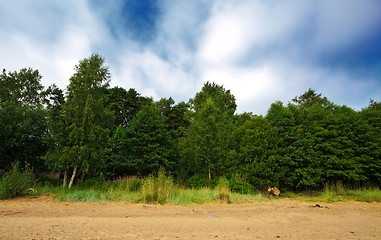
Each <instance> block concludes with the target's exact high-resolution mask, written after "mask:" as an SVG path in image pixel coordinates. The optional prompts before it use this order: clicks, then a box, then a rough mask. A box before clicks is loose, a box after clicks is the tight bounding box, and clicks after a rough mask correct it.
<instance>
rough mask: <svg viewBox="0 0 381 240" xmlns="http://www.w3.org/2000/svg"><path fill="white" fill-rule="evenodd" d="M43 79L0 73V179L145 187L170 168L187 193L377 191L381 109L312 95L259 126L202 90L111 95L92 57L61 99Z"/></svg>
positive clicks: (210, 88) (219, 91)
mask: <svg viewBox="0 0 381 240" xmlns="http://www.w3.org/2000/svg"><path fill="white" fill-rule="evenodd" d="M41 78H42V77H41V75H40V73H39V72H38V70H33V69H31V68H28V69H27V68H25V69H21V70H20V71H18V72H7V71H6V70H3V73H2V74H0V175H2V174H3V173H5V172H7V171H10V170H11V169H12V168H13V167H14V166H17V167H18V168H20V169H25V168H33V170H34V171H35V172H36V173H39V172H44V171H45V172H46V171H48V172H49V171H53V172H58V173H61V175H62V178H63V185H64V186H68V187H71V186H72V184H73V182H74V181H75V179H77V178H82V179H84V178H102V179H109V180H112V179H115V178H119V177H124V176H139V177H145V176H148V175H151V174H155V173H157V172H158V171H159V170H160V169H165V170H166V171H167V172H168V173H170V174H171V175H172V176H173V177H174V178H175V179H176V180H177V181H178V182H179V183H182V184H185V185H187V186H190V187H197V186H202V185H204V184H208V183H210V182H213V181H216V180H218V179H219V178H220V177H226V178H228V179H233V178H235V179H237V178H239V179H243V181H245V182H247V183H249V184H250V185H251V186H253V188H256V189H265V188H268V187H270V186H278V187H279V188H282V189H288V190H313V189H320V188H322V187H324V185H325V184H327V183H336V182H341V183H343V184H347V185H350V186H364V185H376V186H379V185H380V183H381V103H380V102H377V101H374V100H371V101H370V103H369V105H368V106H367V107H364V108H363V109H361V110H360V111H355V110H353V109H351V108H349V107H347V106H345V105H343V106H339V105H337V104H335V103H333V102H331V101H329V100H328V99H327V98H326V97H322V95H321V94H318V93H316V92H315V91H314V90H312V89H309V90H308V91H306V92H305V93H304V94H302V95H301V96H298V97H295V98H294V99H292V100H291V101H290V102H289V103H287V104H284V103H282V102H280V101H277V102H275V103H273V104H271V106H270V108H269V109H268V112H267V114H266V116H264V117H263V116H257V115H253V114H252V113H242V114H237V113H236V108H237V105H236V102H235V97H234V96H233V95H232V94H231V92H230V91H229V90H226V89H225V88H224V87H223V86H220V85H218V84H215V83H210V82H207V83H205V84H204V86H203V87H202V89H201V90H200V91H199V92H198V93H197V94H196V95H195V96H194V98H192V99H190V100H189V101H188V102H180V103H175V102H174V100H173V99H172V98H162V99H160V100H159V101H154V100H153V99H152V98H149V97H144V96H141V95H140V94H139V93H138V92H137V91H136V90H135V89H132V88H131V89H129V90H126V89H124V88H121V87H112V88H111V87H110V80H111V74H110V71H109V68H108V67H106V66H105V61H104V59H103V58H102V57H101V56H100V55H98V54H94V55H91V56H90V57H89V58H85V59H83V60H80V61H79V63H78V64H77V65H76V66H75V73H74V74H73V76H71V78H70V83H69V85H68V86H67V89H66V91H63V90H62V89H59V88H58V87H57V86H55V85H52V86H49V87H48V88H45V87H44V86H42V85H41V82H40V81H41Z"/></svg>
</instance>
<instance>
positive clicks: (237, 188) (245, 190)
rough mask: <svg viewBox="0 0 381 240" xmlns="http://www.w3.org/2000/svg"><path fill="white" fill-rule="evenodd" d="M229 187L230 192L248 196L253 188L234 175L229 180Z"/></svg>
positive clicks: (239, 176) (237, 175)
mask: <svg viewBox="0 0 381 240" xmlns="http://www.w3.org/2000/svg"><path fill="white" fill-rule="evenodd" d="M229 187H230V190H231V191H232V192H236V193H241V194H249V193H253V192H254V190H255V188H254V187H253V185H251V184H250V183H248V182H247V181H246V180H245V179H244V178H243V177H242V176H241V175H239V174H235V175H234V176H233V177H232V178H230V180H229Z"/></svg>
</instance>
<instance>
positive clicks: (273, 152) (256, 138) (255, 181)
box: [235, 116, 285, 189]
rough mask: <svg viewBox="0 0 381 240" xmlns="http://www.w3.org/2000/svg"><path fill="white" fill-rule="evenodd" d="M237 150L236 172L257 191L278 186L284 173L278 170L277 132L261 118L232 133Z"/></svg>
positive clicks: (255, 117) (278, 140)
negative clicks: (243, 176) (237, 167)
mask: <svg viewBox="0 0 381 240" xmlns="http://www.w3.org/2000/svg"><path fill="white" fill-rule="evenodd" d="M235 137H236V144H237V146H239V149H238V153H239V154H238V156H237V157H238V159H239V161H238V162H237V165H238V166H239V172H241V173H244V175H245V176H246V179H247V180H248V181H249V182H250V183H251V184H252V185H253V186H256V187H258V188H260V189H267V188H269V187H273V186H278V187H279V186H280V183H281V181H282V180H283V179H284V175H285V171H284V169H282V166H281V161H282V155H281V150H280V146H281V144H282V140H281V139H280V138H279V136H278V130H277V129H276V128H275V127H273V126H271V125H270V124H269V123H268V121H267V120H266V119H265V118H263V117H262V116H253V117H251V118H250V119H248V120H247V121H245V123H244V124H242V125H241V126H240V127H238V128H237V130H236V131H235Z"/></svg>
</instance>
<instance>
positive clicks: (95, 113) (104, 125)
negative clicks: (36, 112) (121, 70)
mask: <svg viewBox="0 0 381 240" xmlns="http://www.w3.org/2000/svg"><path fill="white" fill-rule="evenodd" d="M75 71H76V72H75V73H74V75H73V76H72V77H71V78H70V84H69V86H68V88H67V99H66V102H65V103H64V104H63V105H62V109H61V114H60V117H61V118H62V119H60V120H59V121H60V124H58V125H57V126H56V127H55V128H52V132H53V134H54V135H52V140H51V142H53V143H55V144H54V147H53V148H52V149H51V151H50V152H49V153H48V155H47V157H46V158H47V159H52V160H51V161H49V162H50V163H53V164H54V163H56V164H54V165H56V166H55V167H56V168H58V169H57V170H60V171H65V172H67V170H68V169H69V168H73V169H74V170H73V176H72V180H73V179H74V177H75V173H76V171H77V169H81V171H82V172H85V173H88V172H91V171H95V170H96V169H97V168H100V167H101V166H102V165H103V161H104V152H103V151H104V145H105V143H106V140H107V137H108V136H109V132H110V129H111V128H112V123H113V121H114V120H113V113H112V111H110V110H109V109H108V108H107V107H106V102H107V94H106V89H107V88H108V86H109V81H110V72H109V69H108V68H107V67H105V66H104V59H103V58H102V57H101V56H99V55H97V54H95V55H92V56H91V57H90V58H85V59H83V60H81V61H80V62H79V64H78V65H76V66H75ZM60 131H62V133H64V134H65V135H62V133H61V134H60ZM54 160H55V161H54ZM71 184H72V181H71V182H70V184H69V187H70V186H71Z"/></svg>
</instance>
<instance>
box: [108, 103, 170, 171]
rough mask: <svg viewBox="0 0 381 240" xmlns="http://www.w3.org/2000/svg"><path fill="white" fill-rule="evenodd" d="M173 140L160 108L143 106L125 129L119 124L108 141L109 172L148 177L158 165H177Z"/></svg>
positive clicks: (149, 105)
mask: <svg viewBox="0 0 381 240" xmlns="http://www.w3.org/2000/svg"><path fill="white" fill-rule="evenodd" d="M175 157H176V149H175V145H174V142H173V140H172V138H171V136H170V134H169V132H168V130H167V128H166V126H165V124H164V122H163V119H162V117H161V116H160V114H159V111H158V110H157V109H156V108H155V107H154V106H153V105H152V104H148V105H145V106H143V108H142V110H141V111H140V112H139V113H137V115H136V117H135V118H134V119H132V121H131V123H130V124H129V125H128V127H127V128H123V127H118V128H117V129H116V131H115V133H114V135H113V137H112V139H111V140H110V142H109V156H108V164H109V170H108V171H109V172H110V173H109V175H111V176H113V177H117V176H128V175H139V176H147V175H149V174H151V173H153V172H157V171H158V170H159V169H160V168H161V167H164V168H165V169H167V170H169V171H172V170H175V166H176V161H175V160H176V159H175Z"/></svg>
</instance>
